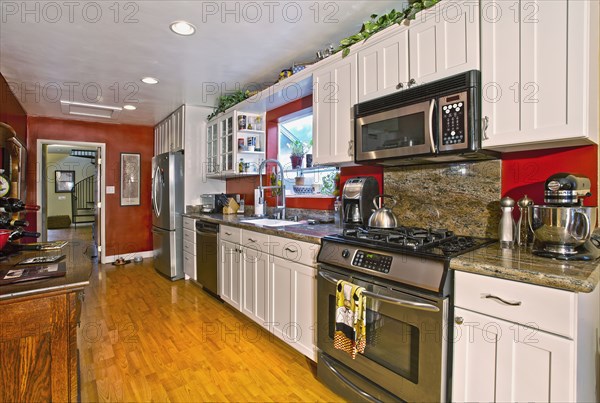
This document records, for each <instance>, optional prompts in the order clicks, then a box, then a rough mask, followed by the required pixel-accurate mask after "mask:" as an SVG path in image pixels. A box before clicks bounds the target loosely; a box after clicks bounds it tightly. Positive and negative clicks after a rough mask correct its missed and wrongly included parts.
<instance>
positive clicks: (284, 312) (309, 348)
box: [270, 257, 317, 361]
mask: <svg viewBox="0 0 600 403" xmlns="http://www.w3.org/2000/svg"><path fill="white" fill-rule="evenodd" d="M270 272H271V277H272V281H271V304H270V305H271V326H272V329H273V333H274V334H275V335H276V336H277V337H279V338H281V339H283V340H284V341H285V342H287V343H288V344H289V345H291V346H292V347H294V348H295V349H296V350H298V351H300V352H301V353H302V354H304V355H305V356H307V357H309V358H311V359H312V360H314V361H316V350H315V345H316V340H317V337H316V334H315V332H316V321H317V316H316V312H315V311H316V308H315V298H316V295H315V290H316V289H317V280H316V277H315V269H314V268H312V267H308V266H305V265H302V264H299V263H295V262H291V261H289V260H285V259H281V258H279V257H273V263H272V264H271V270H270Z"/></svg>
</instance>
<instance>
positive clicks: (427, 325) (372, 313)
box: [317, 265, 448, 402]
mask: <svg viewBox="0 0 600 403" xmlns="http://www.w3.org/2000/svg"><path fill="white" fill-rule="evenodd" d="M338 280H345V281H349V282H351V283H353V284H357V285H360V286H362V287H364V288H365V290H366V292H365V293H364V294H363V295H366V300H367V315H366V320H367V345H366V348H365V351H364V354H357V356H356V359H354V360H353V359H352V357H351V356H350V355H349V354H347V353H346V352H344V351H342V350H338V349H335V348H334V346H333V336H334V332H335V312H336V298H335V291H336V284H337V282H338ZM317 284H318V294H317V295H318V300H317V321H318V333H317V337H318V343H317V344H318V347H319V349H320V350H321V352H322V353H323V354H325V355H326V356H329V357H330V358H332V359H333V360H328V361H329V367H332V365H333V367H334V370H333V371H331V372H332V373H335V372H336V371H335V365H334V364H331V362H334V363H335V362H336V361H337V362H339V363H341V364H343V365H341V366H340V368H344V367H347V368H349V369H351V370H352V371H354V373H356V374H358V375H360V376H362V377H364V378H366V379H368V380H369V381H370V383H372V384H375V385H378V386H380V387H381V388H383V389H385V390H386V391H388V392H390V393H392V394H393V395H395V396H397V397H398V398H399V399H402V400H405V401H413V402H415V401H430V402H433V401H442V400H446V367H447V363H446V353H447V345H448V339H447V337H446V335H447V326H446V325H447V311H448V299H447V298H446V299H437V300H436V299H435V298H430V297H427V298H425V297H423V296H421V295H418V294H416V293H408V292H404V291H400V290H397V289H395V288H394V287H393V286H384V285H383V284H381V283H379V281H377V283H375V282H374V281H373V280H368V279H366V278H365V277H362V276H360V275H356V274H352V275H351V277H350V276H348V273H347V272H346V274H343V272H340V271H335V269H334V268H332V267H330V266H325V265H321V266H320V267H319V276H318V282H317ZM319 365H321V362H319ZM339 372H341V371H339ZM360 376H359V377H358V378H360ZM338 378H339V382H340V383H345V384H346V386H349V387H350V388H351V389H354V390H355V391H356V390H357V389H361V387H360V384H354V385H349V383H351V381H349V379H352V378H351V377H349V376H338ZM358 378H357V379H358ZM332 388H334V389H335V386H334V385H332ZM365 393H367V394H366V395H365V394H364V393H357V394H356V395H355V396H354V397H356V398H361V396H362V398H363V399H364V398H365V397H366V398H367V399H368V395H369V393H368V392H367V391H365ZM371 395H372V394H371ZM368 400H369V399H368Z"/></svg>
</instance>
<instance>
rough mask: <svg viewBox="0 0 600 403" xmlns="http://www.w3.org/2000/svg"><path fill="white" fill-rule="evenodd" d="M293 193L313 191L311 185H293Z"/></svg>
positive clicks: (304, 193) (299, 193) (303, 193)
mask: <svg viewBox="0 0 600 403" xmlns="http://www.w3.org/2000/svg"><path fill="white" fill-rule="evenodd" d="M294 193H296V194H297V195H307V194H311V193H313V187H312V186H300V185H294Z"/></svg>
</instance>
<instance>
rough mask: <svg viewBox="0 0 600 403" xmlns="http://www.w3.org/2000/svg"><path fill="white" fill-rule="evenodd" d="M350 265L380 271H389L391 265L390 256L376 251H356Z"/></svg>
mask: <svg viewBox="0 0 600 403" xmlns="http://www.w3.org/2000/svg"><path fill="white" fill-rule="evenodd" d="M352 265H353V266H356V267H361V268H363V269H370V270H375V271H379V272H382V273H389V272H390V268H391V267H392V257H391V256H386V255H380V254H378V253H372V252H365V251H362V250H358V251H356V254H355V255H354V259H353V260H352Z"/></svg>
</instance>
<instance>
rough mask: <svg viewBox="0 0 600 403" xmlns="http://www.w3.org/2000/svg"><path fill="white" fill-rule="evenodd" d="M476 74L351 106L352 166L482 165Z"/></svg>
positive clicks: (484, 153) (487, 154) (478, 77)
mask: <svg viewBox="0 0 600 403" xmlns="http://www.w3.org/2000/svg"><path fill="white" fill-rule="evenodd" d="M480 83H481V75H480V72H479V71H478V70H471V71H468V72H465V73H461V74H458V75H455V76H452V77H448V78H444V79H442V80H438V81H434V82H431V83H427V84H422V85H419V86H416V87H412V88H410V89H407V90H404V91H400V92H396V93H394V94H391V95H387V96H384V97H381V98H377V99H373V100H370V101H366V102H362V103H359V104H356V105H355V106H354V122H355V123H354V124H355V128H354V144H355V156H354V157H355V158H354V159H355V162H356V163H359V164H373V163H375V164H380V165H414V164H422V163H432V162H450V161H460V160H482V159H493V158H497V157H498V154H497V153H495V152H492V151H487V150H482V149H481V125H480V116H481V108H480V104H481V90H480V85H481V84H480Z"/></svg>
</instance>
